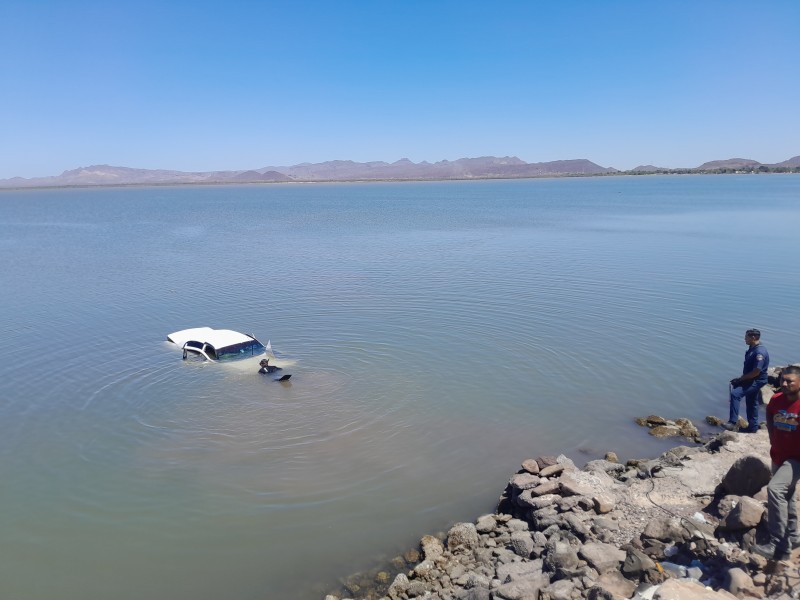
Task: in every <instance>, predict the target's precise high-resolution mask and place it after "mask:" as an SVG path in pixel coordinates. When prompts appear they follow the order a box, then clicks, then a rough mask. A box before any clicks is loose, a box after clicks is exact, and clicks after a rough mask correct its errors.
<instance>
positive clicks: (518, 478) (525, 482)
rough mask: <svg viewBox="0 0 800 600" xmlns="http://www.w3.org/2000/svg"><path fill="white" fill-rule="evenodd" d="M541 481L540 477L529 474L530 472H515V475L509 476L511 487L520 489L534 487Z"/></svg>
mask: <svg viewBox="0 0 800 600" xmlns="http://www.w3.org/2000/svg"><path fill="white" fill-rule="evenodd" d="M541 482H542V480H541V478H540V477H537V476H536V475H531V474H530V473H517V474H516V475H514V476H512V477H511V481H509V483H510V484H511V487H513V488H515V489H517V490H519V491H522V490H529V489H532V488H535V487H536V486H537V485H539V484H540V483H541Z"/></svg>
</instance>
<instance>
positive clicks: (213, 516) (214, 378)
mask: <svg viewBox="0 0 800 600" xmlns="http://www.w3.org/2000/svg"><path fill="white" fill-rule="evenodd" d="M798 198H800V177H797V176H763V175H759V176H719V177H717V176H684V177H675V176H673V177H668V176H664V177H607V178H585V179H583V178H580V179H563V180H530V181H477V182H446V183H444V182H443V183H395V184H391V183H370V184H331V185H260V186H259V185H255V186H242V187H233V186H231V187H229V186H220V187H213V186H209V187H157V188H108V189H67V190H27V191H18V192H8V191H6V192H2V193H0V262H1V263H2V271H0V283H2V289H3V294H2V297H1V299H0V312H2V314H3V319H2V322H0V335H1V336H2V340H3V347H4V348H5V352H4V357H5V360H3V361H2V363H0V381H2V384H0V390H1V391H2V394H0V465H1V466H2V473H3V480H4V481H3V486H2V488H0V514H2V515H3V524H4V526H3V536H2V541H0V596H2V597H3V598H14V599H15V600H50V599H51V598H54V597H64V598H81V599H82V600H101V599H102V600H105V599H106V598H110V597H113V598H117V599H120V600H126V599H131V600H134V599H136V600H138V599H139V598H142V597H147V598H151V599H153V600H161V599H163V600H190V599H191V600H212V599H218V598H227V599H233V600H239V599H241V600H245V599H246V600H250V599H264V598H286V599H288V600H305V599H310V598H319V597H322V595H324V592H325V591H327V590H329V589H332V587H333V586H334V585H335V582H336V578H337V577H338V576H341V575H345V574H347V573H350V572H353V571H356V570H359V569H364V568H370V567H373V566H375V565H377V564H378V563H379V562H380V561H381V560H386V559H389V558H391V557H392V556H393V555H395V554H397V553H399V552H401V551H402V550H404V549H406V548H407V547H409V546H411V545H413V544H415V543H416V542H417V541H418V539H419V537H420V536H421V535H422V534H424V533H429V532H433V531H437V530H440V529H445V528H447V527H448V526H449V525H450V524H451V523H452V522H453V521H456V520H472V519H474V518H475V517H476V516H477V515H478V514H480V513H482V512H486V511H490V510H492V509H493V508H494V504H495V502H496V500H497V497H498V495H499V493H500V491H501V490H502V488H503V486H504V485H505V482H506V480H507V478H508V476H509V475H510V474H511V473H512V472H513V471H514V470H516V468H517V467H518V464H519V462H520V461H521V460H523V459H524V458H527V457H530V456H535V455H539V454H548V453H549V454H556V453H561V452H564V453H567V454H569V455H570V456H572V457H573V458H574V459H575V460H576V462H578V463H580V462H581V461H582V460H589V459H591V458H595V457H597V456H598V455H602V454H603V453H604V452H606V451H609V450H613V451H615V452H617V454H619V455H620V457H622V458H623V459H626V458H631V457H640V456H649V455H653V454H655V453H657V452H659V451H660V450H662V449H663V448H664V447H665V446H664V444H663V443H662V442H658V441H655V440H653V439H651V438H650V437H649V436H647V435H646V433H645V432H643V431H641V430H640V429H639V428H638V427H637V426H636V425H634V424H633V422H632V419H633V418H634V417H636V416H640V415H646V414H652V413H657V414H662V415H664V416H667V417H680V416H688V417H690V418H692V419H696V420H701V419H702V417H704V416H705V415H706V414H710V413H716V414H719V415H724V414H726V410H727V409H726V406H727V400H726V385H727V381H728V380H729V379H730V378H731V377H733V376H734V375H736V374H737V371H738V369H740V366H741V361H742V357H743V354H744V350H745V345H744V343H743V341H742V336H743V332H744V330H745V329H747V328H749V327H758V328H760V329H761V330H762V331H763V332H764V340H765V342H766V343H767V345H768V348H769V349H770V353H771V355H772V357H773V361H774V362H775V363H776V364H783V363H786V362H790V361H791V362H796V361H800V352H799V351H798V346H797V331H798V330H800V316H798V310H797V292H798V284H797V282H796V278H797V275H796V273H795V271H796V261H797V257H798V244H797V231H798V228H799V227H800V205H798ZM198 326H211V327H218V328H231V329H236V330H239V331H245V332H252V333H254V334H255V335H256V336H257V337H259V338H260V339H262V341H264V342H266V340H267V339H270V340H271V341H272V345H273V347H274V349H275V351H276V354H277V355H278V357H279V360H278V364H283V365H284V366H285V368H286V369H287V371H290V372H292V373H293V377H292V380H291V385H282V384H277V383H273V382H271V381H269V380H267V379H266V378H264V377H262V376H259V375H258V374H257V373H256V370H257V366H255V365H238V366H229V365H214V364H200V363H198V362H194V361H188V362H184V361H182V360H181V356H180V353H179V352H178V351H176V350H175V349H174V348H171V347H170V345H169V344H168V343H166V342H165V337H166V334H167V333H169V332H171V331H176V330H179V329H184V328H188V327H198ZM253 367H254V368H253Z"/></svg>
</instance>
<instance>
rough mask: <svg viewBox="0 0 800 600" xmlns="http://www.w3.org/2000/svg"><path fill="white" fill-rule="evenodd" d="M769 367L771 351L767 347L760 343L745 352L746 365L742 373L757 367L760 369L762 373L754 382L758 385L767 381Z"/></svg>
mask: <svg viewBox="0 0 800 600" xmlns="http://www.w3.org/2000/svg"><path fill="white" fill-rule="evenodd" d="M767 367H769V352H767V349H766V348H765V347H764V346H762V345H761V344H758V345H757V346H750V347H749V348H748V349H747V352H745V353H744V367H743V368H742V375H744V374H745V373H749V372H750V371H752V370H753V369H755V368H758V369H760V371H761V373H760V374H759V375H758V377H756V378H755V379H754V380H753V382H754V383H756V384H758V385H764V384H765V383H767Z"/></svg>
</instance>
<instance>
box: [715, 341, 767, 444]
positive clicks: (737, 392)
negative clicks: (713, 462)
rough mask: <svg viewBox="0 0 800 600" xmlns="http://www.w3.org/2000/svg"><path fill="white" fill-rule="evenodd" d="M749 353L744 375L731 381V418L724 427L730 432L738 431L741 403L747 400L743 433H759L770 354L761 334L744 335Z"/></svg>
mask: <svg viewBox="0 0 800 600" xmlns="http://www.w3.org/2000/svg"><path fill="white" fill-rule="evenodd" d="M744 341H745V343H746V344H747V346H748V348H747V352H745V354H744V367H742V375H741V376H740V377H735V378H734V379H731V400H730V416H729V418H728V422H727V423H725V424H724V425H723V427H724V428H725V429H727V430H728V431H736V430H737V429H738V425H737V423H738V421H739V403H740V402H741V400H742V398H744V399H745V405H746V406H747V429H742V433H755V432H756V431H758V403H759V402H760V401H761V388H762V387H763V386H764V384H766V383H767V367H769V352H767V349H766V348H765V347H764V346H763V345H762V344H761V332H760V331H759V330H758V329H748V330H747V331H746V332H745V334H744Z"/></svg>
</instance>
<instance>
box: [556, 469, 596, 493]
mask: <svg viewBox="0 0 800 600" xmlns="http://www.w3.org/2000/svg"><path fill="white" fill-rule="evenodd" d="M558 481H559V483H560V484H561V495H562V496H591V495H592V493H593V492H594V490H593V489H592V488H591V487H589V486H588V485H586V484H585V483H583V482H582V481H579V480H578V477H577V476H576V475H574V474H572V473H564V474H562V475H561V477H559V479H558Z"/></svg>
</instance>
